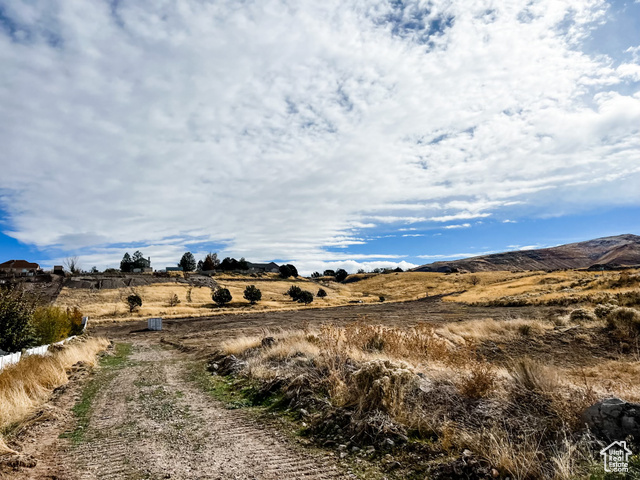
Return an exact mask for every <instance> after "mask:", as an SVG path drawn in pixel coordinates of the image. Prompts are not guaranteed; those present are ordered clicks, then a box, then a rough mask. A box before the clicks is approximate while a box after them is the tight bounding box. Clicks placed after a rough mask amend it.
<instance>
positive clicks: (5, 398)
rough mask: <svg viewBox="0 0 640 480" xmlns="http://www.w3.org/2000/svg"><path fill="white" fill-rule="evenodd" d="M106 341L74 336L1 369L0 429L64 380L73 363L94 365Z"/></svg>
mask: <svg viewBox="0 0 640 480" xmlns="http://www.w3.org/2000/svg"><path fill="white" fill-rule="evenodd" d="M108 345H109V341H108V340H107V339H105V338H88V339H77V340H75V341H73V342H71V343H69V344H67V345H65V346H63V347H62V348H59V349H55V350H54V351H53V352H51V353H49V354H47V355H31V356H28V357H25V358H23V359H22V360H21V361H20V362H18V363H17V364H15V365H11V366H9V367H6V368H4V369H3V370H1V371H0V431H5V430H6V429H7V428H9V427H10V426H11V425H14V424H16V423H18V422H20V421H22V420H24V419H25V418H26V417H28V416H29V415H30V414H31V413H32V412H33V411H34V410H35V409H36V408H37V407H38V406H40V405H41V404H43V403H44V402H45V401H46V400H47V399H48V398H49V395H50V394H51V392H52V391H53V390H54V389H55V388H57V387H59V386H61V385H64V384H65V383H67V382H68V381H69V377H68V376H67V372H68V370H69V369H70V368H71V367H72V366H73V365H75V364H76V363H78V362H85V363H87V364H89V365H95V363H96V355H97V354H98V353H99V352H101V351H103V350H105V349H106V348H107V346H108ZM1 449H2V443H1V439H0V451H1Z"/></svg>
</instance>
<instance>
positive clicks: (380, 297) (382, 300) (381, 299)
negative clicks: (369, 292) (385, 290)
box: [378, 295, 386, 302]
mask: <svg viewBox="0 0 640 480" xmlns="http://www.w3.org/2000/svg"><path fill="white" fill-rule="evenodd" d="M378 300H380V301H381V302H384V301H385V300H386V298H384V295H380V296H379V297H378Z"/></svg>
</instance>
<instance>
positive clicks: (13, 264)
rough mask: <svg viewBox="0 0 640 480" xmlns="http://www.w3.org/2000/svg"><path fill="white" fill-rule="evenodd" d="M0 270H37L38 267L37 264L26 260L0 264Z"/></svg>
mask: <svg viewBox="0 0 640 480" xmlns="http://www.w3.org/2000/svg"><path fill="white" fill-rule="evenodd" d="M0 268H23V269H27V270H30V269H35V270H37V269H39V268H40V265H38V264H37V263H31V262H27V261H26V260H8V261H6V262H4V263H0Z"/></svg>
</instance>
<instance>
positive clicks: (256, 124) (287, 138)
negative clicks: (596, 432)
mask: <svg viewBox="0 0 640 480" xmlns="http://www.w3.org/2000/svg"><path fill="white" fill-rule="evenodd" d="M404 4H406V5H405V7H403V6H402V5H404ZM402 5H401V4H399V3H397V2H395V3H394V2H387V1H383V0H374V1H366V2H365V1H363V0H349V1H338V0H328V1H325V2H312V1H311V0H301V1H299V2H295V5H289V4H287V3H286V2H284V1H283V0H265V1H263V2H253V3H251V2H249V3H246V2H245V3H242V4H238V3H237V2H232V1H231V0H226V1H225V0H223V1H220V2H214V3H209V2H201V1H196V0H184V1H181V2H163V3H158V2H154V1H151V0H137V1H133V0H123V1H120V2H107V1H98V0H96V1H94V2H84V1H81V0H64V1H62V0H58V1H54V0H46V1H45V0H33V1H26V0H24V1H21V0H16V1H13V2H8V3H6V5H5V6H4V10H3V14H4V16H5V17H6V18H7V19H9V20H8V22H9V23H7V22H5V23H4V25H5V26H4V27H2V28H4V29H3V30H0V62H1V63H2V65H3V67H2V68H3V75H2V77H0V105H1V106H2V111H3V115H2V116H1V117H0V142H1V143H2V145H3V150H2V153H1V155H2V157H1V159H2V160H1V162H2V176H1V177H0V202H1V205H2V208H3V209H4V210H5V211H6V213H7V214H8V216H9V218H8V220H9V223H10V228H9V229H8V230H10V232H11V235H12V236H14V237H15V238H17V239H19V240H20V241H23V242H25V243H27V244H31V245H36V246H38V247H41V248H50V247H52V246H58V247H59V248H60V249H61V250H63V251H69V250H74V249H83V251H88V253H87V255H86V256H87V259H88V260H89V259H90V260H91V261H88V262H87V264H89V263H91V262H95V263H98V264H100V263H106V262H107V261H108V262H112V263H117V262H114V259H116V260H118V261H119V258H121V254H122V251H123V250H124V249H122V248H116V246H115V245H119V244H136V245H145V248H144V250H145V252H150V253H151V254H152V255H156V254H155V253H154V252H155V251H156V250H157V251H158V252H159V253H158V254H157V256H158V257H159V258H160V259H162V260H163V261H164V258H165V257H166V258H167V261H168V259H169V257H170V256H171V255H174V254H175V253H177V252H183V251H184V250H185V249H186V248H185V245H187V244H191V243H196V242H202V243H203V244H206V243H207V242H219V243H222V244H223V245H225V251H226V252H229V253H230V254H232V255H235V256H241V255H244V256H245V257H247V258H250V259H253V260H258V259H271V258H287V259H291V260H295V261H297V262H308V265H309V266H310V265H312V264H317V263H318V262H321V261H335V262H348V261H356V260H357V258H356V256H354V255H347V257H348V258H341V259H339V260H332V255H333V253H331V252H330V251H327V250H326V248H327V247H340V248H348V247H349V246H350V245H354V244H362V243H364V242H366V240H363V239H362V238H361V235H359V234H358V233H357V232H354V231H353V229H356V230H358V229H364V228H373V227H374V226H375V225H379V224H383V223H397V224H413V223H429V222H448V221H454V220H465V219H472V218H484V217H488V216H490V215H492V214H493V213H494V212H496V211H497V210H500V209H504V208H510V209H516V208H526V209H528V211H530V212H531V211H535V212H537V213H545V212H546V213H549V212H557V211H558V210H562V211H570V210H572V209H574V210H576V209H577V210H579V209H584V208H589V207H592V206H603V205H613V204H634V205H637V204H638V203H639V200H640V191H639V190H638V189H637V185H638V182H639V181H640V135H638V125H640V95H639V94H638V93H637V85H635V86H634V84H633V83H632V81H633V80H637V76H638V71H637V65H635V64H624V65H621V66H619V67H617V68H615V69H614V68H612V67H611V64H610V61H609V60H608V59H607V58H606V57H602V56H600V57H590V56H589V55H587V54H585V53H583V52H581V51H580V50H579V46H580V40H581V39H583V38H584V37H585V36H586V35H588V34H589V32H590V26H591V24H592V22H594V21H601V20H602V13H603V11H604V8H605V6H606V5H605V3H604V2H602V1H599V0H588V1H585V2H578V3H576V2H573V1H569V0H560V1H558V0H541V1H540V2H537V3H535V4H531V5H527V6H524V4H523V3H522V2H520V1H516V0H507V1H504V2H499V3H495V2H489V1H483V0H480V1H478V2H474V3H471V4H469V3H466V2H455V3H452V2H449V1H448V0H435V1H434V2H431V3H429V4H427V3H424V2H418V1H415V2H404V3H403V4H402ZM402 8H406V11H405V12H401V11H400V10H399V9H402ZM428 9H430V10H428ZM409 16H410V17H411V18H412V19H413V20H414V25H412V24H411V23H407V22H404V21H403V20H401V19H406V18H408V17H409ZM421 22H422V24H423V28H417V29H416V28H415V24H417V23H418V24H419V23H421ZM438 22H439V24H440V25H446V24H449V23H450V26H449V27H447V28H446V29H445V30H444V31H442V32H439V33H438V34H435V35H431V36H430V37H429V36H427V34H426V32H427V31H429V30H430V29H433V28H435V27H436V25H437V24H438ZM9 24H10V25H11V28H9V27H7V25H9ZM632 53H634V54H635V51H633V52H632ZM634 89H635V90H634ZM630 91H631V93H629V92H630ZM612 185H615V191H616V195H611V187H612ZM559 206H562V207H561V208H560V207H559ZM389 212H392V213H393V214H389ZM463 225H468V224H463ZM455 227H456V226H453V225H450V226H448V227H445V228H455ZM172 242H173V244H175V247H172V248H173V250H172V249H171V248H170V245H171V243H172ZM161 248H162V249H164V250H161ZM129 250H133V248H129ZM345 254H347V252H345ZM172 258H173V257H172ZM320 259H322V260H320ZM173 261H174V262H175V261H176V259H175V258H173ZM314 262H316V263H314ZM165 263H166V262H165ZM305 268H306V267H305Z"/></svg>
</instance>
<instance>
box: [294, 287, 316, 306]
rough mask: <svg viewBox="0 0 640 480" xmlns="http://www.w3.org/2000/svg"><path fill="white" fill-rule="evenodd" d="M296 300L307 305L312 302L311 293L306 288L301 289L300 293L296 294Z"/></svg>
mask: <svg viewBox="0 0 640 480" xmlns="http://www.w3.org/2000/svg"><path fill="white" fill-rule="evenodd" d="M298 302H300V303H304V304H305V305H309V304H310V303H311V302H313V293H311V292H309V291H307V290H302V291H301V292H300V295H298Z"/></svg>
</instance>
